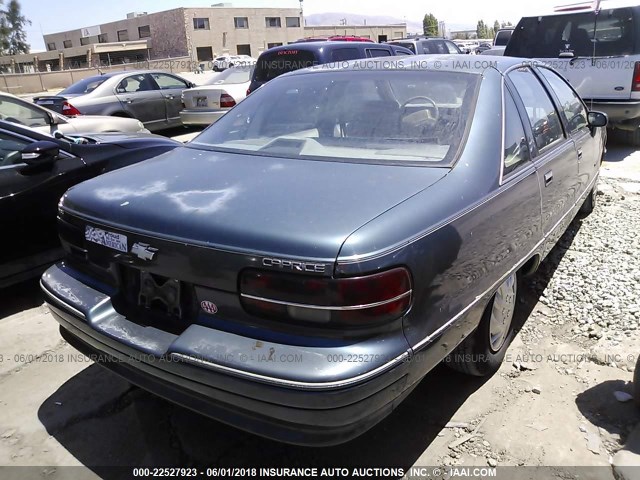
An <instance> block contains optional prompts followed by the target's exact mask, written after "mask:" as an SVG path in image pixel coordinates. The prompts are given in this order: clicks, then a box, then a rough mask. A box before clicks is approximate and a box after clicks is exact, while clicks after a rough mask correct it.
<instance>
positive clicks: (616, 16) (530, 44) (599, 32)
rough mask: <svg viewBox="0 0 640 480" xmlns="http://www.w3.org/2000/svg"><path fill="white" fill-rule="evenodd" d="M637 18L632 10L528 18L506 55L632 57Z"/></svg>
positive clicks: (510, 43)
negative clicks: (635, 18)
mask: <svg viewBox="0 0 640 480" xmlns="http://www.w3.org/2000/svg"><path fill="white" fill-rule="evenodd" d="M634 37H635V35H634V18H633V11H632V9H630V8H616V9H609V10H605V9H603V10H602V11H601V12H600V13H599V14H598V15H596V14H595V13H594V12H586V13H573V14H568V15H550V16H546V17H526V18H523V19H522V20H520V23H518V26H517V27H516V30H515V32H514V33H513V39H512V40H511V41H510V42H509V44H508V45H507V48H506V50H505V55H506V56H511V57H525V58H558V57H559V56H560V54H561V53H566V52H571V53H573V55H574V56H576V57H591V56H593V55H594V53H595V56H597V57H601V56H609V55H629V54H633V53H637V52H635V48H634V41H635V38H634Z"/></svg>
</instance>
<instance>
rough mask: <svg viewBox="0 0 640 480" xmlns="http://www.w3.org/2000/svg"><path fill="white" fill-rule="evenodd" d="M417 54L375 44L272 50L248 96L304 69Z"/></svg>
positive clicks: (330, 43)
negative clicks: (259, 88) (291, 73)
mask: <svg viewBox="0 0 640 480" xmlns="http://www.w3.org/2000/svg"><path fill="white" fill-rule="evenodd" d="M396 55H413V52H412V51H411V50H408V49H407V48H403V46H397V45H389V44H385V43H371V42H352V41H350V42H342V41H333V40H331V41H326V42H301V43H294V44H290V45H283V46H280V47H274V48H270V49H269V50H267V51H265V52H263V53H262V54H261V55H260V56H259V57H258V62H257V63H256V68H255V70H254V71H253V76H252V77H251V85H249V90H248V91H247V94H249V93H251V92H253V91H254V90H256V89H257V88H258V87H261V86H262V85H263V84H265V83H266V82H268V81H269V80H273V79H274V78H276V77H279V76H280V75H282V74H284V73H288V72H292V71H294V70H298V69H300V68H306V67H312V66H313V65H321V64H323V63H331V62H344V61H347V60H355V59H358V58H373V57H391V56H396Z"/></svg>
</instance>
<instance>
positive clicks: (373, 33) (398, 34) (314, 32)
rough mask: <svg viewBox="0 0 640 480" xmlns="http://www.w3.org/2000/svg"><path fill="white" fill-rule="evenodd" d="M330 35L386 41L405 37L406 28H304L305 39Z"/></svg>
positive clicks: (346, 26) (344, 26)
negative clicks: (380, 38) (384, 37)
mask: <svg viewBox="0 0 640 480" xmlns="http://www.w3.org/2000/svg"><path fill="white" fill-rule="evenodd" d="M331 35H353V36H356V37H366V38H370V39H371V40H373V41H374V42H377V41H378V38H379V37H380V36H386V38H387V40H391V39H393V38H404V37H406V36H407V26H406V25H405V24H400V25H319V26H312V25H307V26H305V27H304V36H305V37H329V36H331Z"/></svg>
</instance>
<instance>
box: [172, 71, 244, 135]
mask: <svg viewBox="0 0 640 480" xmlns="http://www.w3.org/2000/svg"><path fill="white" fill-rule="evenodd" d="M254 68H255V66H248V67H233V68H229V69H227V70H225V71H224V72H222V73H221V74H219V75H216V76H215V77H214V78H212V79H211V81H209V82H207V83H206V84H205V85H202V86H199V87H195V88H190V89H189V90H185V91H184V92H182V104H183V106H184V109H183V110H182V111H181V112H180V118H181V119H182V124H183V125H203V126H206V125H211V124H212V123H214V122H215V121H217V120H218V119H219V118H220V117H222V115H224V114H225V113H227V111H229V110H230V109H231V108H233V107H234V106H235V105H236V104H237V103H239V102H240V101H242V100H244V99H245V98H246V96H247V89H248V88H249V84H250V83H251V74H252V73H253V69H254Z"/></svg>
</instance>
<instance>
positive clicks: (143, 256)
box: [131, 243, 158, 260]
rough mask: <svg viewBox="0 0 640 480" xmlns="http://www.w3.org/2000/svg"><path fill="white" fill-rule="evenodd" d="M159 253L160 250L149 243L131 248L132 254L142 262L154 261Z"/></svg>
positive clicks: (137, 244)
mask: <svg viewBox="0 0 640 480" xmlns="http://www.w3.org/2000/svg"><path fill="white" fill-rule="evenodd" d="M157 252H158V249H157V248H153V247H152V246H150V245H149V244H148V243H134V244H133V247H131V253H132V254H134V255H135V256H137V257H138V258H139V259H140V260H153V257H155V255H156V253H157Z"/></svg>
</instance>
